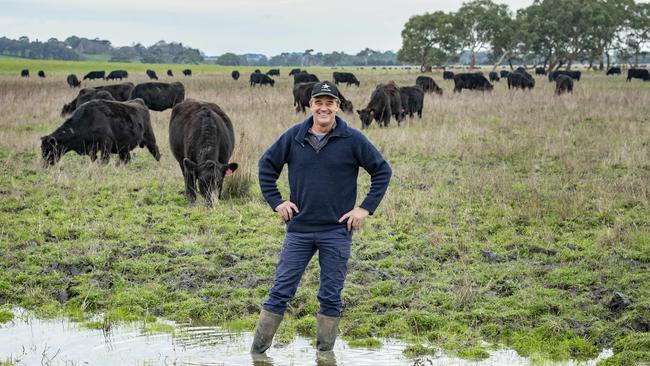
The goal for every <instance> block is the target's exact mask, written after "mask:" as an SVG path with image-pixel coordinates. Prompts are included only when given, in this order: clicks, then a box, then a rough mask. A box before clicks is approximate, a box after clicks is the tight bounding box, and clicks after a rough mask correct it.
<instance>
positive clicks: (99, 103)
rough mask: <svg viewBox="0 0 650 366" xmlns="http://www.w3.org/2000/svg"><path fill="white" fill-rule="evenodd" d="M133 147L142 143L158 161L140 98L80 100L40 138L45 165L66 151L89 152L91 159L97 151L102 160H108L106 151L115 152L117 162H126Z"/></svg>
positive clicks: (93, 159) (157, 154) (108, 153)
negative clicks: (82, 102) (117, 156)
mask: <svg viewBox="0 0 650 366" xmlns="http://www.w3.org/2000/svg"><path fill="white" fill-rule="evenodd" d="M136 146H140V147H145V146H146V147H147V149H148V150H149V152H150V153H151V155H153V157H154V158H155V159H156V160H160V151H159V150H158V146H157V145H156V137H155V136H154V134H153V129H152V128H151V119H150V116H149V110H148V109H147V107H146V106H145V105H144V102H143V101H142V100H141V99H136V100H130V101H127V102H116V101H111V100H93V101H90V102H88V103H84V104H82V105H81V106H79V108H78V109H77V110H76V111H75V112H74V114H72V115H71V116H70V117H69V118H68V119H67V120H66V121H65V122H63V125H61V126H60V127H59V128H57V129H56V130H55V131H54V132H53V133H51V134H49V135H47V136H44V137H41V155H42V157H43V162H44V165H45V166H46V167H47V166H50V165H54V164H56V162H58V161H59V160H60V159H61V157H62V156H63V155H64V154H65V153H67V152H68V151H74V152H76V153H77V154H79V155H89V156H90V160H92V161H95V160H96V159H97V153H98V152H99V153H100V154H101V161H102V163H108V161H109V158H110V154H118V155H119V157H120V161H121V162H123V163H128V162H129V160H130V159H131V153H130V151H131V150H133V149H135V147H136Z"/></svg>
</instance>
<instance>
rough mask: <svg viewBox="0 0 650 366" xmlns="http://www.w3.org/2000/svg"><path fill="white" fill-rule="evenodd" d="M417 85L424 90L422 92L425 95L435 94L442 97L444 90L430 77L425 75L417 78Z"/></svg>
mask: <svg viewBox="0 0 650 366" xmlns="http://www.w3.org/2000/svg"><path fill="white" fill-rule="evenodd" d="M415 85H417V86H419V87H420V88H422V90H423V91H424V92H425V93H434V92H435V93H436V94H438V95H442V89H441V88H440V87H439V86H438V84H436V82H435V81H434V80H433V78H432V77H430V76H423V75H420V76H418V77H417V78H415Z"/></svg>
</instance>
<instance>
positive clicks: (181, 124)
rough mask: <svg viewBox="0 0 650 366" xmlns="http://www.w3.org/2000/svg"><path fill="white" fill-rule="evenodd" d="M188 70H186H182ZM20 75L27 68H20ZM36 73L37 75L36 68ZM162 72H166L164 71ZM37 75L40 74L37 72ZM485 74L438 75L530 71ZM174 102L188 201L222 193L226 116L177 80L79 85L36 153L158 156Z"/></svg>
mask: <svg viewBox="0 0 650 366" xmlns="http://www.w3.org/2000/svg"><path fill="white" fill-rule="evenodd" d="M146 73H147V75H148V76H149V77H150V78H151V79H157V76H156V74H155V72H154V71H153V70H147V72H146ZM183 73H184V74H185V75H191V70H189V69H187V70H184V71H183ZM620 73H621V70H620V68H611V69H610V70H608V71H607V75H612V74H620ZM22 74H27V75H28V74H29V72H28V71H27V70H24V71H23V73H22ZM39 74H41V73H40V72H39ZM279 74H280V71H279V70H278V69H271V70H269V71H268V72H267V73H262V72H261V71H260V70H255V72H253V73H252V74H251V75H250V79H249V81H250V85H251V86H255V85H258V84H259V85H265V84H269V85H271V86H273V85H274V83H275V82H274V80H273V79H272V78H271V76H278V75H279ZM535 74H536V75H545V74H546V72H545V70H543V69H541V68H538V69H536V70H535ZM168 75H170V76H171V75H173V74H172V72H171V70H169V71H168ZM289 75H290V76H293V78H294V86H293V105H294V107H295V110H296V112H297V113H298V112H303V113H304V112H305V111H306V107H308V106H309V101H310V97H311V90H312V88H313V86H314V84H315V83H316V82H318V81H319V79H318V77H317V76H316V75H314V74H310V73H308V72H307V71H305V70H300V69H294V70H291V72H290V74H289ZM231 76H232V78H233V79H234V80H238V79H239V77H240V73H239V71H236V70H235V71H233V72H232V73H231ZM43 77H44V73H43ZM488 77H489V80H488V79H487V78H486V77H485V76H484V75H483V73H481V72H476V73H458V74H454V73H452V72H450V71H445V72H444V73H443V79H449V80H453V82H454V89H453V91H454V93H456V92H458V93H460V92H462V90H463V89H469V90H480V91H490V90H492V89H493V88H494V86H493V84H491V83H490V82H491V81H492V82H495V81H497V82H498V81H499V80H500V79H501V78H506V79H507V84H508V88H509V89H510V88H515V89H532V88H534V86H535V79H534V77H533V76H532V75H531V74H529V73H528V72H527V71H526V69H524V68H518V69H516V70H514V71H513V72H509V71H505V70H503V71H501V72H500V73H498V74H497V73H496V72H490V73H489V75H488ZM580 77H581V73H580V71H554V72H551V73H548V80H549V82H553V81H554V82H555V93H557V94H562V93H564V92H572V90H573V83H574V81H579V80H580ZM124 78H128V73H127V72H126V71H124V70H116V71H112V72H110V73H109V74H108V75H106V74H105V73H104V71H92V72H89V73H88V74H86V75H85V76H84V78H83V79H84V80H86V79H89V80H93V79H107V80H116V79H119V80H122V79H124ZM332 78H333V80H334V82H335V83H336V84H339V83H345V84H346V85H348V86H350V85H356V86H359V85H360V81H359V80H358V79H357V78H356V76H355V75H354V74H352V73H349V72H334V73H333V74H332ZM632 78H639V79H642V80H645V81H650V75H649V74H648V70H646V69H630V70H628V79H627V80H628V81H630V80H631V79H632ZM66 80H67V83H68V84H69V85H70V86H71V87H79V86H80V85H81V83H80V81H79V80H78V78H77V76H76V75H69V76H68V77H67V79H66ZM433 93H435V94H437V95H442V94H443V90H442V89H441V88H440V86H438V84H436V82H435V81H434V79H433V78H431V77H430V76H424V75H421V76H418V77H417V78H416V79H415V85H413V86H405V87H399V86H398V85H397V84H396V83H395V82H393V81H391V82H387V83H382V84H379V85H377V86H376V88H375V89H374V90H373V91H372V93H371V95H370V101H369V102H368V104H367V105H366V107H365V108H363V109H358V110H357V111H356V112H357V113H358V115H359V118H360V120H361V128H362V129H364V128H366V127H368V126H369V125H370V124H371V123H372V121H373V120H374V121H376V122H377V124H378V125H379V126H380V127H387V126H388V125H389V123H390V121H391V119H392V118H394V119H395V120H396V121H397V123H398V125H399V124H400V123H401V122H402V121H403V120H404V119H405V118H406V116H407V115H408V116H409V117H410V118H413V117H414V115H415V114H417V115H418V117H419V118H421V117H422V109H423V104H424V99H425V97H424V96H425V94H433ZM340 100H341V103H340V108H341V110H342V111H344V112H347V113H351V112H352V111H353V105H352V102H351V101H350V100H348V99H347V98H345V96H344V95H342V94H340ZM169 108H173V109H172V114H171V120H170V124H169V143H170V147H171V151H172V153H173V155H174V157H175V158H176V160H177V161H178V163H179V166H180V169H181V171H182V174H183V177H184V181H185V190H186V195H187V197H188V200H189V201H190V202H194V200H195V199H196V192H197V186H198V191H199V193H201V195H202V196H203V197H204V199H205V202H206V204H208V205H211V199H210V196H211V195H212V192H216V193H218V194H219V196H220V195H221V189H222V184H223V179H224V177H225V176H229V175H231V174H232V173H233V172H234V171H235V170H236V169H237V164H236V163H231V162H229V160H230V157H231V155H232V152H233V150H234V144H235V137H234V129H233V125H232V122H231V120H230V118H229V117H228V116H227V115H226V114H225V113H224V112H223V110H222V109H221V108H220V107H219V106H217V105H216V104H214V103H209V102H202V101H197V100H193V99H187V100H186V99H185V87H184V85H183V84H182V83H180V82H171V83H163V82H144V83H140V84H137V85H134V84H133V83H131V82H122V83H119V84H109V85H102V86H95V87H87V88H82V89H81V90H80V91H79V93H78V95H77V96H76V97H75V98H74V99H73V100H72V101H70V102H69V103H66V104H65V105H64V106H63V108H62V110H61V115H62V116H66V115H70V116H69V117H68V118H67V119H66V120H65V121H64V122H63V124H62V125H61V126H60V127H59V128H57V129H56V130H55V131H54V132H52V133H51V134H49V135H47V136H44V137H42V138H41V153H42V158H43V162H44V164H45V165H46V166H49V165H54V164H55V163H56V162H57V161H59V160H60V158H61V157H62V156H63V155H64V154H65V153H67V152H69V151H75V152H76V153H77V154H80V155H88V156H90V159H91V160H92V161H95V160H96V159H97V154H98V153H99V154H100V158H101V161H102V162H103V163H107V162H108V161H109V158H110V154H117V155H118V156H119V160H120V161H121V162H122V163H127V162H129V160H130V159H131V155H130V152H131V151H132V150H133V149H135V148H136V147H138V146H139V147H141V148H144V147H146V148H147V149H148V150H149V152H150V153H151V155H152V156H153V157H154V158H155V159H156V160H160V150H159V148H158V146H157V144H156V138H155V136H154V132H153V129H152V126H151V119H150V110H153V111H164V110H166V109H169Z"/></svg>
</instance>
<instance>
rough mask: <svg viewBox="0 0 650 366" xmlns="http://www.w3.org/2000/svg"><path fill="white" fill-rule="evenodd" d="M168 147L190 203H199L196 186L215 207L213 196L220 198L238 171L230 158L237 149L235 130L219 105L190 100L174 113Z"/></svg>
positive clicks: (208, 202)
mask: <svg viewBox="0 0 650 366" xmlns="http://www.w3.org/2000/svg"><path fill="white" fill-rule="evenodd" d="M169 146H170V147H171V150H172V154H174V157H175V158H176V160H177V161H178V164H179V165H180V167H181V172H182V173H183V178H184V180H185V193H186V194H187V199H188V200H189V202H190V204H193V203H194V201H195V200H196V186H197V185H198V186H199V192H200V193H201V195H202V196H203V198H204V199H205V203H206V205H207V206H212V193H213V192H215V191H216V192H217V194H218V197H219V199H221V190H222V187H223V180H224V177H227V176H231V175H232V174H233V172H234V171H235V170H237V167H238V165H237V163H231V162H230V157H231V156H232V152H233V150H234V149H235V131H234V129H233V126H232V122H231V121H230V118H229V117H228V115H226V113H225V112H224V111H223V110H222V109H221V108H220V107H219V106H218V105H216V104H214V103H208V102H200V101H197V100H194V99H188V100H186V101H184V102H183V103H180V104H178V105H176V106H175V107H174V109H173V110H172V118H171V120H170V121H169Z"/></svg>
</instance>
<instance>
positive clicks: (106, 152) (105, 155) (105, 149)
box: [97, 141, 111, 164]
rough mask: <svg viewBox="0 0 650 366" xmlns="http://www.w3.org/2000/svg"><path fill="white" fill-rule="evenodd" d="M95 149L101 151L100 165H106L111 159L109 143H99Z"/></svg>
mask: <svg viewBox="0 0 650 366" xmlns="http://www.w3.org/2000/svg"><path fill="white" fill-rule="evenodd" d="M97 147H98V148H99V149H100V150H101V163H102V164H108V161H109V160H110V158H111V145H110V142H107V141H100V142H99V143H98V144H97Z"/></svg>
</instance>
